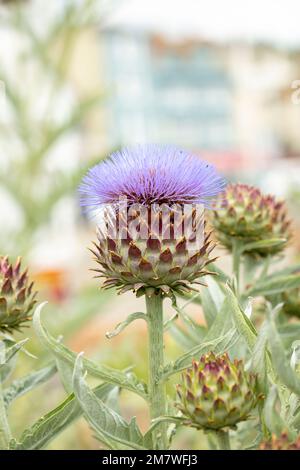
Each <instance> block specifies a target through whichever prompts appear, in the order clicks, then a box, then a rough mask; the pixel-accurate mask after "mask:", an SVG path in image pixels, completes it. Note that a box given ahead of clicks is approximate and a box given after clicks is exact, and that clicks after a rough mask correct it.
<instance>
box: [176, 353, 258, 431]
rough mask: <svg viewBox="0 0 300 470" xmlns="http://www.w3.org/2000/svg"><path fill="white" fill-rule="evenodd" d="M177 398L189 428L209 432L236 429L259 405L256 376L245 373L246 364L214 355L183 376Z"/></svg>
mask: <svg viewBox="0 0 300 470" xmlns="http://www.w3.org/2000/svg"><path fill="white" fill-rule="evenodd" d="M177 395H178V398H179V403H177V407H178V409H179V410H180V411H181V412H182V414H183V416H184V417H185V418H186V420H187V421H186V424H187V425H189V426H192V427H196V428H199V429H207V430H218V429H222V428H225V427H234V426H235V425H236V424H237V423H238V422H240V421H244V420H246V419H247V418H248V416H249V414H250V412H251V411H252V409H253V408H254V407H255V406H256V404H257V400H258V397H257V394H256V376H255V375H254V374H251V373H247V372H245V370H244V365H243V361H241V360H240V361H238V360H235V361H234V362H231V361H230V359H229V357H228V355H227V354H226V353H225V354H223V355H221V356H216V355H215V354H214V353H213V352H210V353H208V354H206V355H204V356H202V357H201V359H200V361H199V362H197V361H194V362H193V364H192V367H191V368H190V369H188V370H187V371H186V372H184V373H183V376H182V382H181V384H180V385H178V386H177Z"/></svg>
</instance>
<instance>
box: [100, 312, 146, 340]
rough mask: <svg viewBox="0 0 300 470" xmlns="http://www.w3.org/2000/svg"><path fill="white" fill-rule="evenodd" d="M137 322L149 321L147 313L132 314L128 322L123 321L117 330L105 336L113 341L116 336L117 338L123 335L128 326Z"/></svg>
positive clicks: (127, 319)
mask: <svg viewBox="0 0 300 470" xmlns="http://www.w3.org/2000/svg"><path fill="white" fill-rule="evenodd" d="M136 320H144V321H146V322H147V321H148V317H147V315H146V314H145V313H143V312H135V313H131V314H130V315H128V317H127V318H126V320H124V321H122V322H121V323H119V324H118V325H117V326H116V327H115V329H114V330H113V331H111V332H107V333H106V334H105V336H106V338H107V339H111V338H113V337H114V336H117V335H118V334H119V333H121V332H122V331H123V330H124V329H125V328H126V327H127V326H128V325H130V324H131V323H132V322H134V321H136Z"/></svg>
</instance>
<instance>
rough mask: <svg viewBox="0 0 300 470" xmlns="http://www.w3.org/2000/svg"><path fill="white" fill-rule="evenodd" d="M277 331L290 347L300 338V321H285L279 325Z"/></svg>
mask: <svg viewBox="0 0 300 470" xmlns="http://www.w3.org/2000/svg"><path fill="white" fill-rule="evenodd" d="M277 331H278V333H279V335H280V338H281V341H282V343H283V345H284V347H285V348H290V347H291V346H292V344H293V343H294V341H297V340H298V339H299V338H300V324H299V323H284V324H279V325H277Z"/></svg>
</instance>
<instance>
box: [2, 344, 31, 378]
mask: <svg viewBox="0 0 300 470" xmlns="http://www.w3.org/2000/svg"><path fill="white" fill-rule="evenodd" d="M27 341H28V339H27V338H26V339H24V340H22V341H19V342H18V343H16V342H15V341H13V340H10V339H8V338H5V339H4V340H2V341H1V342H0V379H1V381H2V382H4V381H5V380H6V379H7V378H8V377H9V375H10V373H11V372H12V371H13V370H14V368H15V365H16V360H17V353H18V352H19V351H20V350H21V349H22V348H23V345H24V344H25V343H27Z"/></svg>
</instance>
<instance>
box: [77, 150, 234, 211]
mask: <svg viewBox="0 0 300 470" xmlns="http://www.w3.org/2000/svg"><path fill="white" fill-rule="evenodd" d="M225 185H226V183H225V180H224V178H222V177H221V176H220V175H219V174H218V173H217V171H216V169H215V167H214V166H212V165H210V164H209V163H207V162H206V161H203V160H201V159H200V158H199V157H198V156H196V155H193V154H190V153H189V152H187V151H185V150H180V149H178V148H176V147H173V146H167V145H166V146H164V145H155V144H151V145H139V146H136V147H132V148H125V149H123V150H121V151H118V152H115V153H113V154H112V155H111V156H110V157H109V158H107V159H106V160H104V161H103V162H100V163H98V164H97V165H95V166H94V167H92V168H91V169H90V170H89V171H88V173H87V174H86V176H85V177H84V178H83V181H82V183H81V185H80V188H79V191H80V194H81V204H82V206H86V207H87V208H90V209H93V208H96V207H99V206H100V205H103V204H115V203H118V202H119V200H120V198H121V197H126V198H127V202H128V204H135V203H138V204H144V205H147V206H149V205H150V204H155V203H157V204H163V203H165V204H169V205H171V204H177V203H178V204H188V203H195V204H203V205H205V206H206V207H207V206H208V205H209V201H210V200H211V199H212V198H214V197H215V196H217V195H218V194H219V193H220V192H222V191H223V190H224V188H225Z"/></svg>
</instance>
